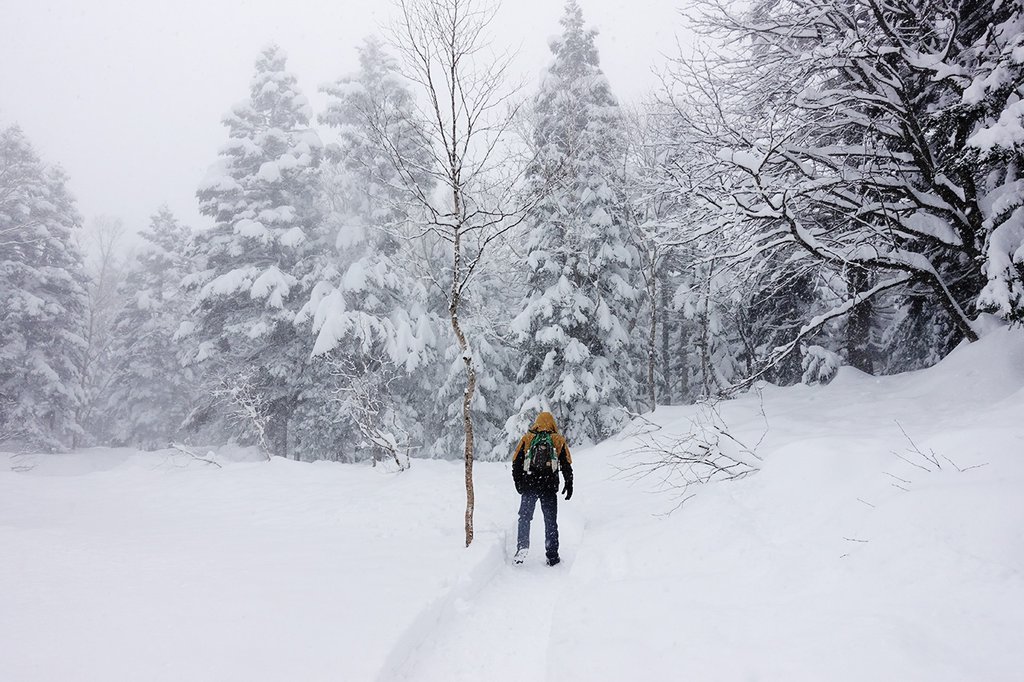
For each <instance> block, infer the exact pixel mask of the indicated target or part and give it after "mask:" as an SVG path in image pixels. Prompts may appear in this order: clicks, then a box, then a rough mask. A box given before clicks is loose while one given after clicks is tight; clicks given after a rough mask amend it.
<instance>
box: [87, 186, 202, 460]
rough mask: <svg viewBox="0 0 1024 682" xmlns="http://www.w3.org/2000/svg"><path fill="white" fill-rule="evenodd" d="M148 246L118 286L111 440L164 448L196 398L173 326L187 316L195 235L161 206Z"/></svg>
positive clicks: (149, 230) (149, 232)
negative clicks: (120, 305)
mask: <svg viewBox="0 0 1024 682" xmlns="http://www.w3.org/2000/svg"><path fill="white" fill-rule="evenodd" d="M140 236H141V237H142V238H143V239H144V240H145V242H146V244H145V246H143V247H142V249H141V250H140V251H139V253H138V254H137V256H136V258H135V263H134V265H133V267H132V270H131V271H130V272H129V274H128V276H127V278H125V281H124V283H123V287H122V290H123V292H124V295H125V298H126V304H125V307H124V309H123V310H122V311H121V313H120V315H119V316H118V318H117V320H116V321H115V325H114V333H115V335H116V339H117V341H116V344H115V346H116V348H115V355H116V357H117V365H118V367H117V371H116V379H115V381H114V386H113V388H112V390H111V395H110V400H109V402H108V405H107V411H108V412H109V413H111V415H113V429H112V436H113V438H114V440H115V442H118V443H132V444H138V445H141V446H142V447H149V448H152V447H158V446H161V445H165V444H166V443H167V441H169V440H171V439H172V438H174V437H175V436H176V435H177V433H178V432H179V431H180V429H181V426H182V424H183V422H184V421H185V417H186V416H187V414H188V412H189V410H190V409H191V407H192V402H193V399H194V397H195V376H194V371H193V370H192V369H191V368H186V367H183V366H182V363H181V358H180V357H179V343H178V341H176V340H175V334H176V333H177V331H178V327H179V326H180V325H181V324H182V323H183V322H184V321H185V320H186V318H187V316H188V306H189V300H188V299H187V297H186V296H185V292H184V290H183V289H182V286H181V283H182V280H183V279H184V277H185V275H186V274H187V273H188V270H189V261H188V256H187V253H188V249H189V246H190V241H191V238H192V231H191V230H190V229H189V228H188V226H186V225H183V224H182V223H181V222H179V221H178V219H177V218H175V216H174V214H173V213H172V212H171V210H170V209H169V208H168V207H167V206H162V207H161V208H160V209H159V210H158V211H157V213H156V214H154V215H153V217H152V218H151V219H150V223H149V225H148V227H147V229H146V230H144V231H143V232H141V233H140Z"/></svg>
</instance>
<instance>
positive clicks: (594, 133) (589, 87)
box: [507, 0, 639, 441]
mask: <svg viewBox="0 0 1024 682" xmlns="http://www.w3.org/2000/svg"><path fill="white" fill-rule="evenodd" d="M561 25H562V34H561V36H559V37H558V38H556V39H554V40H553V41H552V43H551V51H552V52H553V53H554V56H555V58H554V62H553V63H552V64H551V66H550V67H549V68H548V71H547V73H546V74H545V77H544V79H543V81H542V83H541V87H540V91H539V92H538V93H537V95H536V98H535V100H534V105H533V108H534V116H535V120H534V124H535V129H534V133H533V140H534V144H535V146H536V150H537V158H536V162H535V163H534V164H533V166H532V167H531V169H530V171H529V176H528V179H529V182H530V183H531V184H532V185H533V188H534V190H535V191H538V192H542V193H543V194H544V196H545V198H544V200H543V201H542V202H541V203H540V204H539V206H538V207H537V209H536V210H535V212H534V214H533V216H532V219H531V220H530V225H529V229H528V233H527V235H526V240H525V252H526V259H525V264H524V266H523V267H524V270H525V271H526V272H527V273H528V274H527V279H528V285H529V292H528V295H527V297H526V299H525V300H524V301H523V303H522V313H521V314H520V315H519V316H518V317H517V319H516V320H515V323H514V327H515V329H516V331H517V332H518V334H519V338H520V342H521V345H522V349H523V354H524V356H525V360H524V363H523V366H522V369H521V371H520V372H519V376H518V380H519V383H520V384H521V391H520V394H519V397H518V398H517V400H516V407H517V408H518V414H517V415H516V416H515V417H513V418H512V419H510V420H509V422H508V427H507V428H508V431H509V433H510V434H516V433H521V432H522V430H523V428H524V427H525V426H527V425H528V424H529V423H530V422H531V421H532V418H533V415H535V414H536V413H537V411H538V410H540V409H550V410H551V411H552V412H554V414H555V415H556V417H557V418H558V420H559V424H564V426H565V429H566V431H567V433H568V434H569V435H570V437H571V438H573V439H575V440H577V441H583V440H592V439H600V438H604V437H607V436H608V435H610V434H611V433H613V432H614V431H615V430H616V429H617V428H619V427H621V425H622V424H623V423H624V422H625V413H624V412H623V410H622V408H629V409H633V408H634V407H635V404H636V400H637V392H638V382H637V372H638V371H639V370H638V369H637V368H635V367H634V362H633V359H632V352H633V350H634V348H633V347H634V345H635V344H634V340H633V339H632V338H631V336H630V331H629V329H630V327H631V320H630V313H631V310H632V308H633V307H634V305H635V302H636V301H637V298H638V291H637V284H636V282H637V276H636V274H635V271H634V267H636V256H635V253H634V250H633V249H632V248H631V247H630V246H629V244H628V234H627V231H626V226H625V220H624V215H623V211H624V202H625V198H624V192H623V182H624V177H623V171H622V168H623V159H624V141H623V138H622V130H621V112H620V110H619V106H618V103H617V101H616V99H615V97H614V96H613V95H612V93H611V90H610V88H609V86H608V82H607V80H606V79H605V77H604V75H603V73H602V71H601V68H600V65H599V60H598V54H597V48H596V46H595V45H594V38H595V36H596V34H597V32H596V31H595V30H594V29H587V28H584V23H583V14H582V11H581V10H580V7H579V4H577V2H576V1H575V0H570V1H569V2H568V3H567V4H566V8H565V15H564V16H563V17H562V19H561ZM553 185H554V190H553V191H552V186H553Z"/></svg>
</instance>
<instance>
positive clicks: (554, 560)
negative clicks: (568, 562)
mask: <svg viewBox="0 0 1024 682" xmlns="http://www.w3.org/2000/svg"><path fill="white" fill-rule="evenodd" d="M560 561H561V559H559V558H558V555H555V556H549V557H548V566H555V565H557V564H558V563H559V562H560Z"/></svg>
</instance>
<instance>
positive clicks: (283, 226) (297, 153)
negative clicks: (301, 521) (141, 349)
mask: <svg viewBox="0 0 1024 682" xmlns="http://www.w3.org/2000/svg"><path fill="white" fill-rule="evenodd" d="M285 66H286V65H285V55H284V53H283V52H282V51H281V50H280V49H279V48H278V47H276V46H270V47H267V48H266V49H264V50H263V52H262V53H261V54H260V56H259V58H258V59H257V61H256V73H255V76H254V77H253V80H252V82H251V84H250V88H249V99H248V100H247V101H245V102H243V103H241V104H238V105H236V106H235V107H234V108H233V109H232V111H231V113H230V114H229V115H228V116H227V117H226V118H225V119H224V124H225V126H227V128H228V131H229V137H230V139H229V141H228V143H227V144H226V145H225V146H224V147H223V148H222V149H221V152H220V165H219V167H218V168H216V169H214V170H213V171H212V172H211V174H210V176H209V177H208V178H207V180H206V181H205V182H204V183H203V184H202V186H201V187H200V189H199V191H198V193H197V195H198V197H199V202H200V209H201V211H202V213H203V214H204V215H207V216H210V217H211V218H213V219H214V220H215V221H216V224H215V225H214V227H213V228H212V229H211V230H208V231H205V232H202V233H200V234H199V235H197V238H196V244H195V254H196V255H197V257H201V260H202V263H201V264H199V265H198V266H197V267H198V268H199V269H198V272H197V273H196V274H195V275H194V276H191V277H189V278H187V279H188V284H189V286H190V287H191V288H192V289H193V290H194V292H195V307H194V310H193V313H192V321H193V323H194V324H193V326H192V328H191V329H188V330H185V331H187V332H189V335H190V336H191V337H192V338H193V339H194V350H193V352H192V353H191V355H190V358H189V360H190V361H191V362H197V363H201V364H203V365H204V367H205V370H206V374H207V377H209V378H210V379H211V380H212V383H213V384H214V386H217V385H219V386H220V387H221V388H223V389H224V390H225V391H226V394H227V395H237V394H238V391H239V390H241V389H242V388H244V392H245V393H247V394H249V395H252V396H255V397H256V398H258V402H259V403H260V405H262V406H263V407H261V408H260V410H261V411H263V412H264V413H262V414H260V415H258V418H259V419H258V421H259V420H263V421H265V423H266V434H265V435H266V441H267V446H268V447H269V448H270V450H271V451H272V453H273V454H278V455H285V454H286V453H287V452H288V451H289V447H288V443H289V440H288V427H289V423H290V421H291V417H292V413H293V411H294V409H295V405H296V402H297V400H298V397H299V395H300V393H301V391H302V389H303V386H304V385H305V383H306V382H308V381H309V376H308V372H307V370H308V366H309V362H308V360H309V355H310V350H311V348H312V343H311V340H310V339H309V336H308V335H306V334H302V333H300V332H299V330H298V329H296V327H295V324H294V322H295V317H296V314H297V313H298V311H299V309H300V308H301V307H302V306H303V305H304V304H305V302H306V301H307V300H308V298H309V292H310V290H311V288H312V284H313V282H312V281H311V275H312V273H311V268H312V266H313V263H314V258H313V255H315V253H316V251H317V249H318V248H319V245H320V244H319V242H320V240H319V239H318V238H317V230H318V228H319V226H320V222H321V221H320V211H319V207H318V202H317V194H318V175H317V169H318V167H319V165H320V157H321V151H322V147H321V143H320V139H319V137H318V135H317V134H316V132H315V131H313V130H312V129H311V127H310V116H311V109H310V106H309V103H308V101H307V100H306V98H305V97H304V96H303V95H302V94H301V93H300V92H299V88H298V85H297V83H296V78H295V76H294V75H292V74H291V73H289V72H288V71H287V70H286V68H285ZM242 384H244V386H242ZM250 426H252V424H250ZM258 430H260V429H258ZM244 431H245V433H244V434H242V435H244V436H245V437H247V438H254V437H255V436H256V435H257V434H255V433H253V430H252V429H251V428H250V429H245V430H244ZM261 433H262V430H261Z"/></svg>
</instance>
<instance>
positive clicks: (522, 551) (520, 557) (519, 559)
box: [512, 547, 530, 564]
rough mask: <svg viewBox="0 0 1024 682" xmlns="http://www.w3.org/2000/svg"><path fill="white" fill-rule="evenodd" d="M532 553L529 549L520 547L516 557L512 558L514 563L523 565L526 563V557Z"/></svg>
mask: <svg viewBox="0 0 1024 682" xmlns="http://www.w3.org/2000/svg"><path fill="white" fill-rule="evenodd" d="M529 552H530V549H529V548H528V547H520V548H519V549H517V550H516V555H515V556H514V557H512V561H513V562H514V563H516V564H521V563H523V562H524V561H526V555H527V554H528V553H529Z"/></svg>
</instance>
